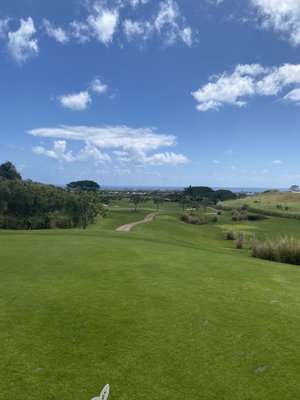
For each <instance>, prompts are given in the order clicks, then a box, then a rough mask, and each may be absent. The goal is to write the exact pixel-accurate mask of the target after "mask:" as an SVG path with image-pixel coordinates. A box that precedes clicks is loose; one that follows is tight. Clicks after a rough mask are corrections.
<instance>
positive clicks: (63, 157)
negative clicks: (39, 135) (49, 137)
mask: <svg viewBox="0 0 300 400" xmlns="http://www.w3.org/2000/svg"><path fill="white" fill-rule="evenodd" d="M66 147H67V142H66V141H65V140H56V141H54V145H53V149H52V150H46V149H45V148H44V147H42V146H36V147H34V148H33V152H34V153H35V154H44V155H46V156H48V157H50V158H54V159H56V160H60V161H66V162H71V161H74V157H73V155H72V152H70V151H69V152H66Z"/></svg>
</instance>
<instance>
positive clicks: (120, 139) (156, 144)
mask: <svg viewBox="0 0 300 400" xmlns="http://www.w3.org/2000/svg"><path fill="white" fill-rule="evenodd" d="M29 133H30V134H31V135H33V136H36V137H46V138H53V139H58V140H57V141H55V143H58V144H56V148H55V149H53V150H46V149H44V148H43V147H41V146H39V147H37V148H35V149H34V151H35V153H38V154H45V155H47V156H49V157H52V158H57V159H62V160H63V159H65V161H68V160H67V158H69V161H74V160H77V161H78V160H79V161H83V160H87V159H93V160H94V161H95V160H96V161H97V160H98V161H100V160H103V161H109V159H108V157H109V156H108V155H107V154H106V155H103V154H102V153H101V154H98V153H97V151H98V150H100V149H111V150H113V154H114V155H115V156H117V160H118V161H119V162H121V163H133V164H141V165H145V164H146V165H161V164H182V163H186V162H188V159H187V157H185V156H184V155H183V154H175V153H173V152H166V153H154V154H149V152H153V151H154V150H156V149H158V148H161V147H171V146H175V145H176V137H175V136H172V135H164V134H158V133H157V132H156V131H155V130H154V129H151V128H137V129H134V128H130V127H127V126H106V127H87V126H60V127H57V128H40V129H33V130H31V131H29ZM66 140H77V141H84V142H85V143H86V146H85V148H84V150H81V151H80V152H79V154H78V155H77V156H76V157H75V158H74V156H72V154H71V153H65V149H66V144H65V145H64V147H63V144H62V142H65V141H66ZM87 144H88V145H87ZM54 150H55V151H54ZM57 150H59V151H57ZM57 154H59V156H58V155H57ZM66 157H67V158H66Z"/></svg>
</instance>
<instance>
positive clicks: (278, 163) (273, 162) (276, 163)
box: [272, 160, 283, 165]
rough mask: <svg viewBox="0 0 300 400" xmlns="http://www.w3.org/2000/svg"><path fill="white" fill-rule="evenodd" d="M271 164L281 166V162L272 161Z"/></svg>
mask: <svg viewBox="0 0 300 400" xmlns="http://www.w3.org/2000/svg"><path fill="white" fill-rule="evenodd" d="M272 164H274V165H280V164H283V162H282V161H281V160H274V161H272Z"/></svg>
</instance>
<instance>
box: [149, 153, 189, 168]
mask: <svg viewBox="0 0 300 400" xmlns="http://www.w3.org/2000/svg"><path fill="white" fill-rule="evenodd" d="M187 162H188V159H187V157H186V156H184V155H183V154H175V153H173V152H166V153H157V154H154V155H153V156H151V157H146V158H145V163H148V164H152V165H160V164H174V165H177V164H186V163H187Z"/></svg>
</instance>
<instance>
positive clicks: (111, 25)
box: [87, 6, 119, 45]
mask: <svg viewBox="0 0 300 400" xmlns="http://www.w3.org/2000/svg"><path fill="white" fill-rule="evenodd" d="M95 11H96V13H95V14H92V15H89V17H88V18H87V22H88V24H89V25H90V27H91V28H92V30H93V33H94V36H95V37H96V38H97V40H98V41H99V42H101V43H104V44H105V45H108V44H110V43H111V42H112V39H113V35H114V33H115V31H116V28H117V25H118V20H119V14H118V11H117V10H107V9H102V8H101V7H100V6H99V7H98V6H97V7H96V6H95Z"/></svg>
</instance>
